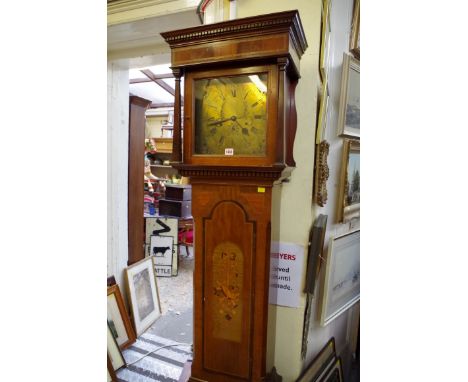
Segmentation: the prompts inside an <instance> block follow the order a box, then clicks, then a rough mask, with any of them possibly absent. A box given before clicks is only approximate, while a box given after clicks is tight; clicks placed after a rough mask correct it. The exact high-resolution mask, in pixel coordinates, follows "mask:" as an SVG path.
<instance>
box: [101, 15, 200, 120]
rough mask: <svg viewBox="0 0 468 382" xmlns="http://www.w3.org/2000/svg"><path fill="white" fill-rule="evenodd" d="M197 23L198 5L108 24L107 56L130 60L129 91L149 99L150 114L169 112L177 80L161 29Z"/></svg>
mask: <svg viewBox="0 0 468 382" xmlns="http://www.w3.org/2000/svg"><path fill="white" fill-rule="evenodd" d="M197 25H200V19H199V17H198V14H197V12H196V9H195V8H194V7H191V8H189V9H186V10H183V11H179V12H177V13H165V14H160V15H158V16H156V17H149V18H145V19H142V20H136V21H131V22H126V23H121V24H115V25H109V26H108V27H107V52H108V60H120V59H125V60H126V61H127V62H128V67H129V68H130V71H129V81H130V84H129V91H130V94H133V95H137V96H139V97H142V98H145V99H148V100H150V101H151V107H150V110H149V112H150V114H152V113H156V114H159V113H160V112H163V113H164V112H165V113H167V110H168V109H172V108H173V106H174V91H175V80H174V77H173V75H172V70H171V69H170V49H169V45H168V44H167V43H166V42H165V41H164V39H163V38H162V37H161V35H160V33H161V32H167V31H170V30H174V29H181V28H188V27H192V26H197ZM181 89H182V90H183V79H182V81H181ZM182 102H183V100H182Z"/></svg>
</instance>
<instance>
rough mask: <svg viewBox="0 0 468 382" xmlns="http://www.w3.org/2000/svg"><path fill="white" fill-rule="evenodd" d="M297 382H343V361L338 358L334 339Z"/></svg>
mask: <svg viewBox="0 0 468 382" xmlns="http://www.w3.org/2000/svg"><path fill="white" fill-rule="evenodd" d="M296 382H343V370H342V365H341V359H340V357H337V356H336V350H335V339H334V338H333V337H332V338H331V339H330V340H329V341H328V342H327V343H326V345H325V346H324V347H323V349H322V350H320V352H319V353H318V354H317V356H316V357H315V358H314V359H313V360H312V362H311V363H310V364H309V366H308V367H307V368H306V369H305V370H304V372H303V373H302V374H301V376H300V377H299V378H298V379H297V380H296Z"/></svg>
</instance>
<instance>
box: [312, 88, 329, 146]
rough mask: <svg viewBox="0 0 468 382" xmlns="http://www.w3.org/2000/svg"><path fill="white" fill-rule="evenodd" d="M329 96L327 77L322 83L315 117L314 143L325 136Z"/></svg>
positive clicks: (317, 142)
mask: <svg viewBox="0 0 468 382" xmlns="http://www.w3.org/2000/svg"><path fill="white" fill-rule="evenodd" d="M329 98H330V96H329V94H328V82H327V79H325V81H324V82H323V83H322V91H321V97H320V105H319V112H318V119H317V133H316V134H315V143H316V144H319V143H320V142H321V141H322V140H323V139H324V138H323V137H324V136H325V129H326V128H327V116H328V100H329Z"/></svg>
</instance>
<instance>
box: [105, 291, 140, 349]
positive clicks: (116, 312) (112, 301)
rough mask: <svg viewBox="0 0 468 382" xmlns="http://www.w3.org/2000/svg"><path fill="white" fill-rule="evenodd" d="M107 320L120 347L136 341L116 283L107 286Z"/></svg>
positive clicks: (125, 346)
mask: <svg viewBox="0 0 468 382" xmlns="http://www.w3.org/2000/svg"><path fill="white" fill-rule="evenodd" d="M107 322H108V324H109V326H110V328H111V331H112V334H113V335H114V338H115V340H116V341H117V344H118V345H119V347H120V348H121V349H126V348H127V347H129V346H130V345H131V344H133V343H134V342H135V341H136V335H135V331H134V330H133V326H132V323H131V321H130V317H129V316H128V313H127V309H126V308H125V304H124V302H123V298H122V294H121V293H120V288H119V286H118V285H117V284H115V285H112V286H110V287H108V288H107Z"/></svg>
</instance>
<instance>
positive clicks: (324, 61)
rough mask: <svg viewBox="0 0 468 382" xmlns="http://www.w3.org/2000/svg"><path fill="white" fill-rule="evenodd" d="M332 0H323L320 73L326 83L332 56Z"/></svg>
mask: <svg viewBox="0 0 468 382" xmlns="http://www.w3.org/2000/svg"><path fill="white" fill-rule="evenodd" d="M330 25H331V23H330V0H323V1H322V31H321V41H320V75H321V77H322V82H325V83H326V79H327V77H328V75H327V73H328V66H329V63H328V62H329V57H330V33H331V29H330Z"/></svg>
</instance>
